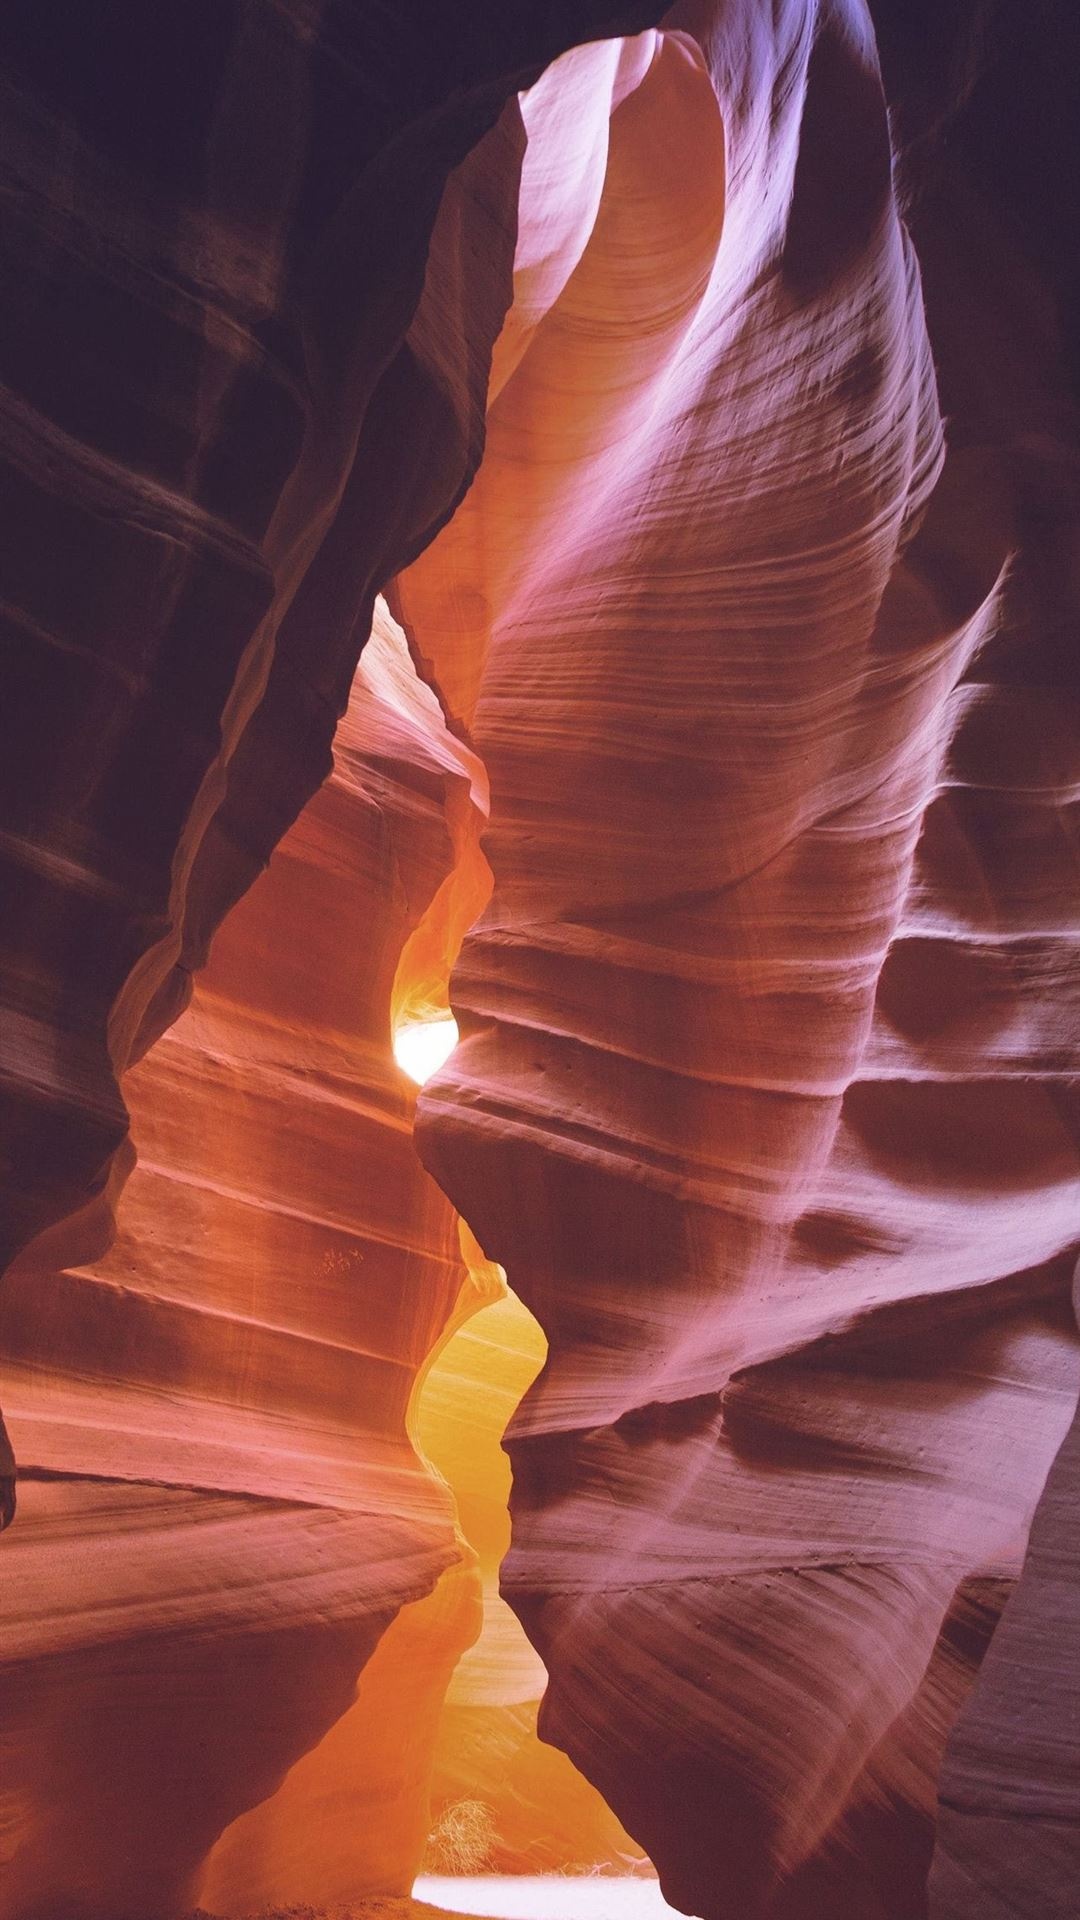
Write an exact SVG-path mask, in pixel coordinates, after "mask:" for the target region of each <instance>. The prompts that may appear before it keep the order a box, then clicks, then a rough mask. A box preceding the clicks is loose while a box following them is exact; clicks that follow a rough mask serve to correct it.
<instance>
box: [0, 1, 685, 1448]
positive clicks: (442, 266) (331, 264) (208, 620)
mask: <svg viewBox="0 0 1080 1920" xmlns="http://www.w3.org/2000/svg"><path fill="white" fill-rule="evenodd" d="M658 10H659V9H658V8H657V7H655V6H653V7H650V6H648V5H645V4H642V3H641V0H626V4H625V5H623V6H622V7H621V8H612V7H610V6H609V5H606V4H604V0H585V3H584V4H582V0H575V4H574V5H568V4H565V3H564V0H557V4H555V5H552V6H548V7H545V8H543V9H539V10H537V9H536V8H534V7H532V6H531V5H529V4H526V0H511V4H509V5H507V4H504V0H499V4H497V5H496V4H487V3H486V0H485V3H484V4H481V5H480V6H477V5H475V4H473V0H468V4H465V3H464V0H451V3H450V4H448V5H445V6H441V7H440V8H439V9H437V18H436V14H435V12H433V10H432V9H431V8H430V7H428V6H426V5H424V4H408V5H404V6H401V7H398V8H395V9H393V10H392V13H391V14H388V13H387V10H386V9H385V8H384V7H381V6H374V5H368V4H364V3H363V0H359V4H350V5H348V6H344V5H341V4H339V3H338V0H314V4H311V5H309V4H307V0H297V4H295V5H285V6H282V7H273V8H270V9H269V10H265V9H258V8H256V9H252V8H250V7H248V6H247V5H242V4H240V3H239V0H221V4H219V3H218V0H195V4H194V5H193V6H190V7H185V8H184V9H183V12H182V14H178V15H177V16H176V17H175V18H174V19H168V18H166V17H165V16H164V15H163V14H162V12H161V10H160V9H158V8H153V9H149V10H147V9H145V8H140V7H138V6H134V7H132V6H129V5H125V4H121V5H120V6H114V5H112V4H111V0H87V4H86V5H85V6H80V7H78V8H75V9H67V10H66V11H65V13H64V16H63V18H62V19H56V18H54V17H53V15H52V14H51V13H48V12H44V11H43V10H42V9H40V8H38V7H37V6H36V5H32V4H29V0H13V4H12V5H11V6H9V7H6V8H5V9H4V16H3V20H2V22H0V90H2V97H3V108H4V123H5V131H6V138H5V155H4V165H3V174H2V179H0V189H2V192H3V196H4V202H5V208H6V211H7V213H8V215H9V218H8V220H7V221H6V223H5V247H6V249H7V258H6V268H7V271H6V274H5V280H6V282H7V284H8V285H9V286H10V287H11V288H12V293H13V297H12V299H11V300H10V301H9V303H8V305H7V307H6V310H5V319H4V325H3V330H2V335H0V380H2V382H3V387H2V392H0V412H2V416H3V418H2V424H0V444H2V447H3V455H4V475H5V478H4V482H3V486H4V494H3V498H4V513H5V527H6V530H7V536H8V537H7V540H6V542H5V578H4V585H3V610H4V618H5V621H6V622H7V632H8V642H7V650H6V651H5V654H4V669H3V670H4V681H3V702H2V710H3V716H4V718H3V727H4V735H3V747H4V751H3V753H2V755H0V762H2V768H3V771H2V775H0V781H2V787H0V834H2V840H0V861H2V863H3V871H2V884H3V893H4V900H5V914H4V929H3V942H4V944H3V948H2V950H0V1008H2V1010H3V1031H2V1046H3V1053H2V1056H0V1097H2V1105H0V1125H2V1128H3V1136H2V1137H3V1142H4V1147H3V1151H4V1155H5V1159H4V1166H5V1168H6V1173H5V1200H4V1209H3V1215H2V1219H0V1235H2V1242H0V1266H2V1265H6V1264H7V1261H8V1260H9V1259H10V1258H11V1257H12V1255H13V1254H14V1253H15V1252H16V1251H17V1250H18V1249H19V1248H20V1247H21V1246H22V1245H24V1244H25V1243H26V1242H27V1241H28V1240H29V1239H30V1238H32V1237H33V1236H35V1235H36V1234H38V1233H39V1232H41V1231H42V1230H43V1229H45V1228H48V1227H49V1226H51V1225H52V1224H53V1223H54V1222H55V1221H57V1220H60V1219H62V1218H64V1217H67V1216H69V1215H71V1214H72V1213H74V1212H81V1211H82V1210H84V1209H86V1208H87V1207H91V1208H97V1210H98V1211H99V1212H101V1213H102V1214H103V1215H107V1213H108V1209H109V1205H110V1190H109V1184H108V1183H109V1169H110V1166H111V1165H112V1163H113V1160H114V1156H115V1155H116V1153H117V1151H118V1150H120V1151H122V1150H123V1149H122V1142H123V1139H124V1136H125V1131H126V1116H125V1112H124V1107H123V1103H122V1101H121V1098H120V1094H119V1091H118V1078H119V1076H120V1075H121V1074H122V1073H123V1071H124V1070H125V1069H126V1067H127V1066H128V1065H129V1064H130V1063H131V1061H132V1060H133V1059H134V1058H136V1057H138V1055H139V1053H140V1052H141V1051H142V1050H144V1049H145V1047H146V1045H148V1044H149V1042H150V1041H151V1040H152V1039H153V1038H154V1037H155V1036H156V1035H157V1034H158V1033H160V1032H161V1031H162V1030H163V1029H164V1028H165V1027H166V1026H167V1025H168V1024H169V1022H170V1021H171V1020H172V1019H174V1018H175V1017H176V1015H177V1013H178V1012H179V1011H180V1009H181V1007H182V1005H183V1003H184V999H185V997H186V994H187V992H188V991H189V986H190V970H191V968H192V967H193V966H198V965H200V964H201V963H202V961H203V960H204V959H205V953H206V946H207V942H208V940H209V937H210V935H211V933H212V932H213V929H214V927H215V926H216V925H217V924H218V922H219V920H220V918H221V916H222V915H223V913H224V912H225V911H226V910H227V909H228V907H229V906H230V905H231V904H232V902H233V901H234V900H235V899H236V898H237V897H239V895H240V893H241V892H242V891H243V890H244V888H245V887H247V886H248V885H250V884H251V881H252V880H253V879H254V878H255V876H256V874H257V873H258V871H259V870H260V867H261V865H263V864H265V861H266V858H267V857H268V854H269V852H270V851H271V849H272V848H273V846H274V845H275V844H276V843H277V841H278V840H279V839H280V838H281V836H282V834H283V833H284V832H285V830H286V829H287V828H288V827H289V825H290V824H291V823H292V821H293V820H294V819H295V817H296V815H297V814H298V812H299V811H300V808H301V807H302V805H303V803H304V801H305V800H306V799H307V798H308V797H309V796H310V794H311V793H312V792H314V790H315V789H316V787H317V786H318V785H319V784H320V782H321V781H322V780H323V779H324V778H325V776H326V774H327V773H328V771H329V767H330V742H331V739H332V735H333V730H334V726H335V724H336V720H337V717H338V715H339V713H340V712H341V711H342V709H343V708H344V706H345V703H346V700H347V697H348V690H349V685H350V682H351V679H352V673H353V669H354V667H355V664H356V659H357V656H358V654H359V651H360V648H361V646H362V645H363V642H364V640H365V638H366V636H367V633H368V630H369V628H370V624H371V611H372V604H373V600H374V595H375V592H376V590H377V588H378V587H379V586H380V584H381V583H382V582H383V581H384V580H385V579H386V578H387V576H388V575H389V574H390V573H392V572H393V570H394V568H395V567H398V566H401V565H402V564H404V563H405V562H406V561H408V560H409V559H411V558H412V557H413V555H414V554H415V553H416V552H418V551H419V550H420V549H421V548H422V546H423V545H424V544H425V542H426V540H427V539H428V538H430V536H431V534H432V532H433V531H434V530H435V528H436V527H438V526H439V525H440V524H441V523H442V521H443V520H444V519H445V518H446V516H447V515H448V513H449V512H450V511H451V510H452V508H453V506H454V504H455V502H456V501H457V499H458V498H459V497H460V495H461V493H462V492H463V490H464V488H465V487H466V485H467V484H468V480H469V478H470V476H471V474H472V472H473V470H474V469H475V466H476V463H477V461H478V459H479V454H480V448H481V443H482V434H483V402H484V392H485V388H486V381H487V373H488V361H489V356H490V349H491V344H492V341H493V339H494V337H495V335H496V333H497V332H498V330H499V327H500V325H501V322H502V318H503V315H504V312H505V308H506V304H507V301H508V299H509V292H510V266H511V258H512V249H513V229H514V208H515V203H516V193H517V170H518V164H519V161H520V152H521V146H522V141H521V138H520V128H519V124H518V121H517V116H516V109H515V108H514V106H513V102H512V96H513V94H514V91H515V88H516V87H517V86H518V85H519V84H521V82H522V81H523V80H524V79H526V78H531V77H535V75H536V73H538V72H539V71H540V70H541V69H542V68H543V67H544V65H546V63H547V62H548V61H550V60H551V59H552V58H553V57H554V56H555V55H556V54H558V53H559V52H561V51H562V50H563V49H564V48H565V47H566V46H567V45H570V44H572V43H574V42H575V41H576V40H579V39H582V38H585V37H587V36H588V35H589V34H590V33H593V34H595V33H603V32H606V31H612V30H614V31H619V30H621V29H622V28H624V27H627V26H628V27H630V28H637V27H640V26H642V25H645V24H646V23H647V22H648V21H650V20H651V19H653V18H654V17H655V15H656V13H657V11H658ZM508 99H510V100H511V105H510V107H509V109H508V112H507V115H506V116H505V120H504V123H503V125H502V126H501V129H500V128H499V127H497V125H496V123H497V122H498V121H499V116H500V112H501V110H502V108H503V106H504V103H506V102H507V100H508ZM489 130H492V131H490V133H489ZM485 136H489V137H490V139H491V140H492V141H493V143H494V144H495V146H496V147H497V148H499V149H500V151H501V154H502V159H501V161H500V162H499V163H497V164H496V165H494V166H491V165H488V166H486V167H485V166H484V165H481V166H480V169H479V174H477V173H476V171H475V170H470V164H469V161H468V158H467V156H468V155H469V154H470V151H471V149H473V148H474V147H475V146H476V144H477V142H481V143H482V142H483V139H484V137H485ZM455 170H458V171H456V173H455V180H454V184H453V185H452V186H451V187H450V188H449V189H448V192H449V198H450V200H451V202H453V205H452V207H451V208H450V209H449V210H446V209H444V213H445V214H446V217H445V218H444V219H443V220H442V222H441V223H440V225H441V230H442V235H443V241H444V250H443V253H442V254H441V255H440V253H439V249H438V247H436V248H435V249H434V251H433V250H432V248H431V233H432V227H433V223H434V221H435V216H436V214H437V212H438V211H439V208H440V203H441V201H442V200H443V198H444V190H447V181H448V177H449V176H450V174H451V173H452V172H455ZM477 179H479V180H481V181H482V188H481V190H480V192H479V193H477V192H476V191H475V190H474V188H475V184H476V181H477ZM481 263H482V265H481ZM432 309H434V311H433V310H432ZM406 336H407V337H406ZM100 1231H101V1232H102V1233H104V1232H106V1231H107V1226H106V1225H102V1226H101V1229H100ZM72 1257H73V1256H72V1255H71V1253H70V1252H64V1253H63V1255H62V1258H63V1261H64V1262H69V1261H70V1259H71V1258H72ZM0 1464H2V1463H0Z"/></svg>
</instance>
